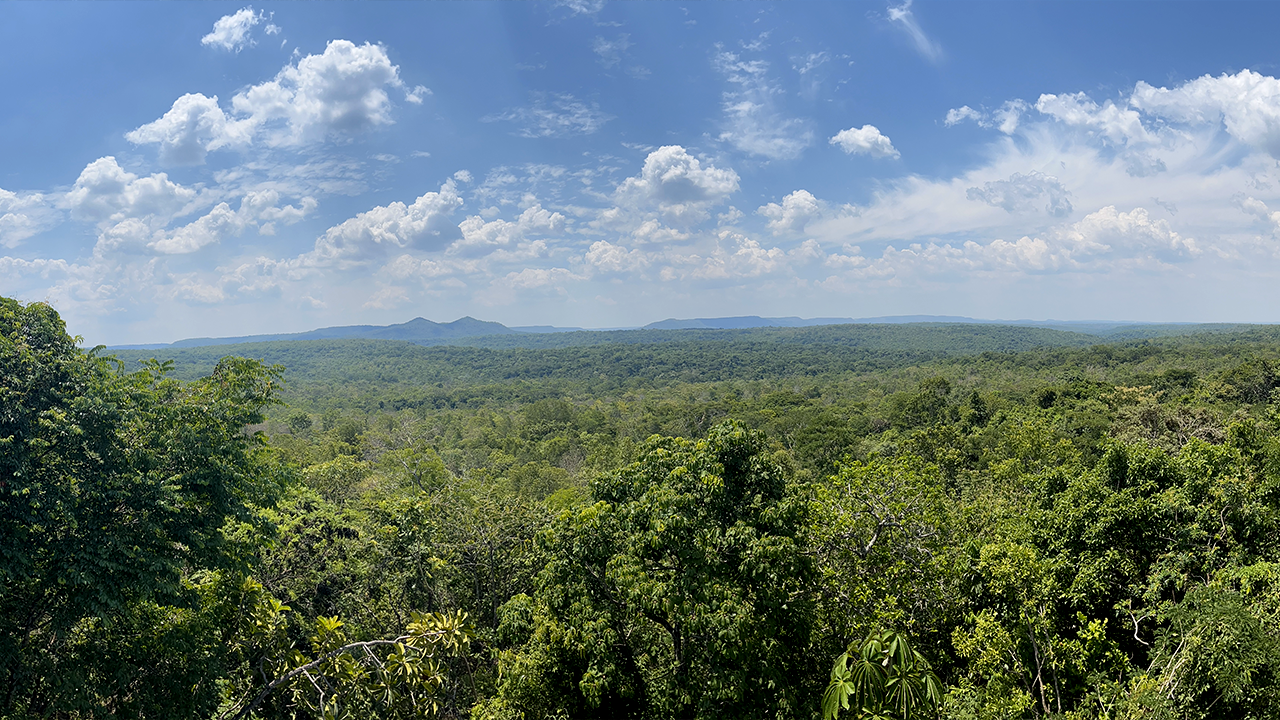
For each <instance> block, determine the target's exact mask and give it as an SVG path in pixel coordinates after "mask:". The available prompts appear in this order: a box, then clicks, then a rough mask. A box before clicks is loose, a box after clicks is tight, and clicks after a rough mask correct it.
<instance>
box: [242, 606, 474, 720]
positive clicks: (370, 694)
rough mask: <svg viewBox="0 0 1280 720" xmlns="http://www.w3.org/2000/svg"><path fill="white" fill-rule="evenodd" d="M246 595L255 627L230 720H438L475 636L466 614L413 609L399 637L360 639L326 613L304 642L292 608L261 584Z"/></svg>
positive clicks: (250, 628)
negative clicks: (456, 666)
mask: <svg viewBox="0 0 1280 720" xmlns="http://www.w3.org/2000/svg"><path fill="white" fill-rule="evenodd" d="M241 590H242V600H241V605H242V607H244V608H245V609H246V612H245V615H246V617H247V620H248V623H246V625H247V627H246V631H245V632H243V633H242V634H240V635H239V636H238V637H237V638H236V643H235V651H236V652H237V654H238V655H239V656H240V657H241V658H242V659H243V661H244V665H243V666H242V669H241V672H240V674H239V675H237V676H233V677H232V678H231V682H230V683H228V684H227V685H226V686H225V694H226V698H227V703H226V704H225V705H224V707H223V708H222V709H221V711H220V713H219V716H220V717H223V718H234V719H235V720H242V719H243V718H247V717H262V718H276V717H317V718H325V719H326V720H330V719H332V720H339V719H341V720H348V719H354V718H368V717H379V718H388V720H393V719H398V718H423V717H433V716H435V715H437V714H438V713H440V711H441V709H442V706H443V705H444V698H445V696H446V694H447V693H448V692H449V691H450V690H451V688H450V687H449V685H450V683H451V681H452V680H454V678H452V677H451V675H452V674H451V673H450V671H449V668H448V662H449V661H450V660H452V659H453V658H456V657H458V656H460V655H462V654H464V653H465V652H466V650H467V648H468V646H469V645H470V642H471V638H472V630H471V628H470V626H469V624H468V622H467V617H466V614H465V613H459V612H455V613H444V614H440V613H431V614H424V613H418V612H411V613H409V617H408V619H407V622H406V623H405V627H404V631H403V633H401V634H399V635H397V636H394V637H380V638H376V639H372V640H352V639H351V638H350V637H348V635H347V632H346V630H345V628H344V623H343V622H342V621H341V620H339V619H338V618H336V617H326V616H320V617H317V618H316V619H315V620H314V622H313V624H312V628H311V632H310V633H309V634H308V635H307V636H306V637H305V638H303V639H301V641H298V640H294V639H291V637H290V635H289V633H288V632H287V630H286V628H287V626H288V625H289V620H288V617H287V616H289V615H290V614H291V608H290V607H289V606H287V605H284V604H282V603H280V602H279V601H277V600H276V599H275V598H273V597H271V595H270V594H268V593H266V592H264V591H263V588H262V586H261V585H258V584H257V583H255V582H253V581H247V582H246V583H245V584H244V585H243V586H242V588H241Z"/></svg>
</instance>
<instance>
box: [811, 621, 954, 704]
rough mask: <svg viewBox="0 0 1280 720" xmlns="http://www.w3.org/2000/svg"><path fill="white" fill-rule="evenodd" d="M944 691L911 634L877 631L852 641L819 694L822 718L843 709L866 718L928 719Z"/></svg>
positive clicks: (832, 669)
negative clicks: (820, 694) (821, 693)
mask: <svg viewBox="0 0 1280 720" xmlns="http://www.w3.org/2000/svg"><path fill="white" fill-rule="evenodd" d="M942 695H943V690H942V681H941V680H939V679H938V676H937V675H935V674H934V672H933V666H932V665H930V664H929V661H928V660H926V659H925V657H924V656H923V655H921V654H920V652H919V651H918V650H916V649H915V648H914V647H912V646H911V640H910V638H908V637H907V635H906V634H904V633H900V632H895V631H893V630H881V631H879V632H873V633H872V634H870V635H868V636H867V638H866V639H865V640H863V641H862V642H861V643H860V644H857V643H851V644H850V645H849V648H848V649H847V650H845V652H844V653H843V654H841V655H840V657H838V658H836V662H835V665H834V666H833V667H832V668H831V681H830V683H829V684H828V685H827V691H826V692H825V693H824V694H823V696H822V718H823V720H835V719H836V718H838V717H839V716H840V711H842V710H847V711H850V713H851V715H852V717H854V718H859V719H865V720H918V719H922V718H932V717H936V715H937V712H938V706H939V705H941V703H942Z"/></svg>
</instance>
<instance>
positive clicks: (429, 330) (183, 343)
mask: <svg viewBox="0 0 1280 720" xmlns="http://www.w3.org/2000/svg"><path fill="white" fill-rule="evenodd" d="M515 332H517V331H515V330H512V329H511V328H509V327H507V326H506V325H503V324H502V323H496V322H488V321H485V320H477V319H475V318H473V317H470V316H468V317H462V318H458V319H457V320H454V321H453V322H449V323H438V322H432V321H430V320H427V319H425V318H420V317H419V318H414V319H412V320H410V321H409V322H405V323H400V324H398V325H344V326H340V327H327V328H320V329H319V330H311V331H310V332H301V333H281V334H277V335H245V336H242V337H226V338H190V339H187V340H179V341H177V342H175V343H172V344H170V345H167V346H166V345H147V346H145V347H146V348H148V349H149V348H156V347H175V348H189V347H204V346H206V345H243V344H245V343H259V342H282V341H292V340H352V339H361V340H403V341H405V342H411V343H417V344H435V342H438V341H440V340H446V339H451V338H462V337H476V336H480V335H510V334H512V333H515ZM542 332H546V331H542ZM126 347H127V346H126ZM121 349H125V348H124V347H122V348H121Z"/></svg>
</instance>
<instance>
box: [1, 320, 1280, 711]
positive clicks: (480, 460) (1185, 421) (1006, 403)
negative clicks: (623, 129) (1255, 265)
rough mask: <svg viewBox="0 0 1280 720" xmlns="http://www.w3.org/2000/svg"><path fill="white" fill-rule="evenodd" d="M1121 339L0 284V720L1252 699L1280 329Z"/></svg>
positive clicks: (1019, 707) (1278, 587) (1272, 527)
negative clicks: (470, 339)
mask: <svg viewBox="0 0 1280 720" xmlns="http://www.w3.org/2000/svg"><path fill="white" fill-rule="evenodd" d="M1127 332H1128V334H1127V335H1126V334H1123V333H1117V334H1115V335H1112V336H1108V337H1107V338H1099V337H1095V336H1090V335H1086V334H1081V333H1069V332H1061V331H1055V330H1048V329H1043V328H1015V327H1007V326H997V325H924V324H922V325H897V326H888V325H882V326H880V325H868V326H834V327H813V328H774V329H754V330H746V331H709V330H690V331H635V332H632V333H630V334H624V335H615V336H612V339H610V338H609V337H603V338H602V337H594V336H596V335H608V334H587V335H592V336H593V337H584V338H579V339H578V340H573V339H571V338H558V339H557V338H556V337H554V336H545V337H544V336H539V338H538V339H537V340H536V342H537V343H541V344H542V345H543V346H540V347H539V346H535V347H516V346H510V345H502V344H501V343H502V342H514V341H511V340H510V337H511V336H498V337H497V338H496V339H494V341H493V342H492V343H491V346H489V347H461V346H435V347H423V346H417V345H411V344H408V343H401V342H394V341H373V340H317V341H295V342H276V343H260V344H251V345H239V346H214V347H199V348H181V349H164V350H163V351H117V352H115V353H114V354H109V353H107V352H105V351H104V350H102V349H98V350H93V351H86V350H83V349H81V348H79V347H78V346H77V344H76V341H75V339H73V338H71V337H69V336H68V335H67V333H66V329H65V328H64V326H63V324H62V321H61V320H60V319H59V318H58V316H57V314H56V313H55V312H54V311H53V310H52V309H50V308H49V307H47V306H45V305H42V304H38V303H36V304H31V305H22V304H20V303H17V302H14V301H10V300H0V445H2V446H3V448H2V450H0V452H2V455H0V465H2V467H0V498H3V506H2V507H0V578H3V585H2V587H3V590H2V591H0V593H2V594H0V718H29V717H32V718H90V717H95V718H96V717H103V718H116V717H119V718H133V717H138V718H172V717H184V718H185V717H193V718H197V717H207V718H250V717H255V718H329V717H331V718H368V717H379V718H382V717H385V718H400V717H406V718H407V717H444V718H475V719H477V720H479V719H482V718H483V719H494V720H497V719H507V718H511V719H515V718H523V719H526V720H534V719H535V718H536V719H538V720H542V719H543V718H655V719H656V718H818V717H828V718H829V717H842V718H845V717H847V718H955V719H957V720H958V719H960V718H974V719H977V718H984V719H985V718H992V719H994V718H1079V719H1081V720H1084V719H1085V718H1170V719H1172V718H1188V719H1189V718H1259V719H1261V718H1276V717H1280V633H1278V632H1277V631H1276V628H1277V627H1280V442H1278V441H1277V433H1278V432H1280V394H1277V393H1276V390H1277V388H1280V370H1278V369H1277V368H1278V367H1280V330H1277V329H1276V328H1271V327H1248V326H1219V327H1212V328H1200V329H1198V330H1196V329H1195V328H1194V327H1189V326H1176V327H1172V328H1166V329H1165V330H1159V331H1157V330H1141V329H1131V330H1129V331H1127ZM646 333H649V334H646ZM575 335H576V334H575ZM530 342H533V341H530ZM526 344H528V343H526ZM160 352H163V353H164V354H163V355H158V353H160ZM153 355H157V357H156V358H155V359H152V356H153Z"/></svg>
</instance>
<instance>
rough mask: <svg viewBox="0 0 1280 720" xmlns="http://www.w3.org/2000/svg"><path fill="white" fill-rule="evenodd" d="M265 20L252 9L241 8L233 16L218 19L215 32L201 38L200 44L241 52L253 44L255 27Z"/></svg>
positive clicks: (214, 27) (214, 26) (264, 17)
mask: <svg viewBox="0 0 1280 720" xmlns="http://www.w3.org/2000/svg"><path fill="white" fill-rule="evenodd" d="M265 19H266V16H265V15H263V14H262V13H255V12H254V11H253V8H252V7H246V8H241V9H240V10H238V11H236V12H235V13H232V14H231V15H223V16H222V17H221V18H218V21H217V22H215V23H214V24H213V31H212V32H210V33H209V34H208V35H205V36H204V37H202V38H200V44H201V45H209V46H212V47H215V48H219V49H221V50H227V51H229V52H240V51H241V50H242V49H244V48H245V46H247V45H252V44H253V38H252V37H250V33H251V32H252V31H253V26H254V25H257V24H258V23H260V22H262V21H263V20H265ZM271 27H275V26H274V25H273V26H271ZM278 31H279V30H278V29H277V32H278ZM268 33H270V28H268Z"/></svg>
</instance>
